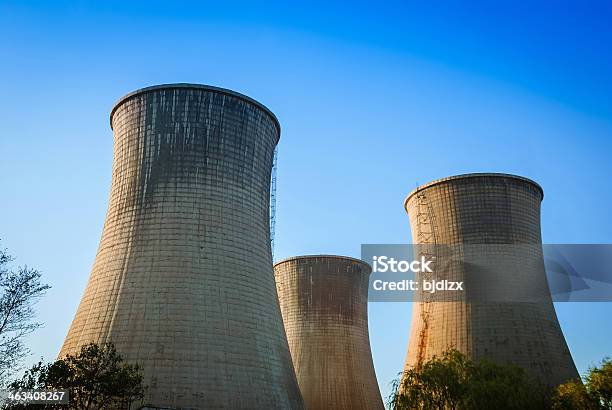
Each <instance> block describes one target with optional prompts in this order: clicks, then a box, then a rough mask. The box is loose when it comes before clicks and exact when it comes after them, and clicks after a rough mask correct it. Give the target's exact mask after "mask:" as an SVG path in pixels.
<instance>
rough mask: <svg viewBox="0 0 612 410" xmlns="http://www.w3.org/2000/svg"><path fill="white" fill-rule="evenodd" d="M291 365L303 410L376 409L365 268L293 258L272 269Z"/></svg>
mask: <svg viewBox="0 0 612 410" xmlns="http://www.w3.org/2000/svg"><path fill="white" fill-rule="evenodd" d="M274 272H275V276H276V286H277V288H278V296H279V300H280V306H281V311H282V314H283V320H284V322H285V328H286V331H287V338H288V340H289V348H290V350H291V356H292V358H293V364H294V366H295V371H296V375H297V379H298V383H299V386H300V390H301V391H302V395H303V397H304V403H305V404H306V408H307V409H309V410H315V409H336V410H341V409H346V410H349V409H351V410H353V409H382V408H383V403H382V400H381V396H380V392H379V390H378V384H377V382H376V374H375V372H374V366H373V363H372V354H371V351H370V339H369V335H368V310H367V309H368V305H367V302H368V279H369V276H370V272H371V268H370V266H369V265H368V264H366V263H364V262H362V261H360V260H357V259H352V258H347V257H342V256H324V255H317V256H298V257H294V258H289V259H286V260H284V261H281V262H278V263H277V264H275V265H274Z"/></svg>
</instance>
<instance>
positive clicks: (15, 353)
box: [0, 249, 50, 386]
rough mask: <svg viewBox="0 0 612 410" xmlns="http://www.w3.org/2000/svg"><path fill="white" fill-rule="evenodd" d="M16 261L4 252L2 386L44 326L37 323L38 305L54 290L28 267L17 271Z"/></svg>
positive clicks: (0, 271)
mask: <svg viewBox="0 0 612 410" xmlns="http://www.w3.org/2000/svg"><path fill="white" fill-rule="evenodd" d="M12 261H13V258H12V257H11V256H10V255H9V254H8V253H7V251H6V250H4V249H0V386H2V385H4V384H5V383H6V381H7V379H8V377H9V376H10V374H11V373H12V372H14V371H15V370H17V369H19V362H20V360H21V359H22V358H23V357H24V356H25V355H26V354H27V353H28V349H27V348H26V346H25V345H24V343H23V340H24V337H25V336H26V335H27V334H29V333H31V332H33V331H34V330H36V329H37V328H39V327H40V326H42V324H41V323H36V322H34V317H35V312H34V308H33V306H34V304H35V303H36V302H37V301H38V299H39V298H40V297H41V296H43V295H44V294H45V292H46V291H47V289H49V288H50V286H49V285H46V284H44V283H42V282H41V280H40V278H41V274H40V272H38V271H37V270H35V269H29V268H28V267H27V266H24V267H18V268H17V269H15V270H13V269H11V268H10V263H11V262H12Z"/></svg>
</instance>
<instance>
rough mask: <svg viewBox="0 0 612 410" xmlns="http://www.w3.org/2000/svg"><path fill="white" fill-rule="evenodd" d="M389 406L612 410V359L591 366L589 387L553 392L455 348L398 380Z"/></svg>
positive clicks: (518, 371)
mask: <svg viewBox="0 0 612 410" xmlns="http://www.w3.org/2000/svg"><path fill="white" fill-rule="evenodd" d="M551 393H552V394H551ZM388 404H389V407H390V408H392V409H396V410H408V409H411V410H412V409H419V410H420V409H423V410H426V409H440V410H442V409H444V410H448V409H456V410H464V409H465V410H480V409H483V410H484V409H496V410H506V409H508V410H512V409H517V410H519V409H548V408H552V409H554V410H612V360H610V359H604V360H603V361H602V362H601V365H600V366H599V367H591V368H590V369H589V371H588V373H587V375H586V376H585V377H584V383H582V381H581V380H574V381H570V382H567V383H564V384H562V385H560V386H558V387H557V388H555V389H554V390H552V391H551V390H549V389H548V388H546V387H544V386H541V385H539V384H538V383H536V382H535V380H533V379H532V378H531V377H530V376H529V375H527V373H526V372H525V371H524V370H523V369H522V368H520V367H517V366H513V365H501V364H497V363H493V362H491V361H489V360H486V359H483V360H480V361H477V362H475V361H472V360H470V359H468V358H467V357H466V356H465V355H463V354H462V353H460V352H458V351H457V350H453V349H451V350H449V351H447V352H445V353H444V354H443V355H442V356H440V357H433V358H431V359H430V360H428V361H426V362H425V363H423V364H422V365H421V367H420V368H419V369H416V368H412V369H408V370H407V371H406V372H405V373H404V374H403V375H402V377H401V379H397V380H395V381H394V382H393V392H392V393H391V395H390V396H389V399H388Z"/></svg>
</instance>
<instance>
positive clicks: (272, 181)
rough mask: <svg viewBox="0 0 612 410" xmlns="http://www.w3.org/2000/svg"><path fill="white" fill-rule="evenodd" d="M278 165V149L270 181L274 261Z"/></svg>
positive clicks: (271, 244) (271, 242) (271, 234)
mask: <svg viewBox="0 0 612 410" xmlns="http://www.w3.org/2000/svg"><path fill="white" fill-rule="evenodd" d="M277 163H278V147H276V148H274V156H273V157H272V174H271V179H270V249H271V251H272V260H274V235H275V233H276V168H277Z"/></svg>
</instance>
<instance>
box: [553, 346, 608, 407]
mask: <svg viewBox="0 0 612 410" xmlns="http://www.w3.org/2000/svg"><path fill="white" fill-rule="evenodd" d="M552 405H553V406H552V407H553V409H559V410H566V409H568V410H569V409H572V410H573V409H585V410H591V409H597V410H604V409H605V410H612V360H610V359H609V358H606V359H604V360H602V362H601V366H600V367H591V368H589V371H588V372H587V374H586V376H585V377H584V384H583V383H582V382H581V381H580V380H574V381H571V382H568V383H565V384H562V385H560V386H558V387H557V388H556V389H555V394H554V395H553V399H552Z"/></svg>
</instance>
